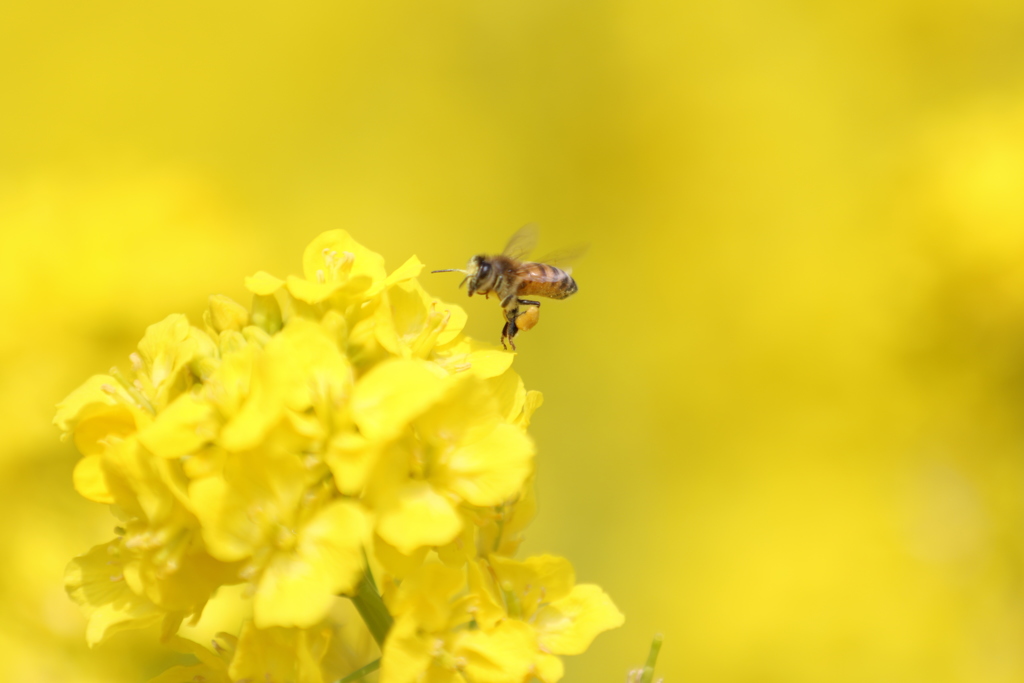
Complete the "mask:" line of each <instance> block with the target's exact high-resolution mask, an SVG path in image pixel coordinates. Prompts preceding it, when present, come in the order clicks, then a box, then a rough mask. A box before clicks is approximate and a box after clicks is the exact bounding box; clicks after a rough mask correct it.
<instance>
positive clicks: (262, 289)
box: [245, 270, 284, 296]
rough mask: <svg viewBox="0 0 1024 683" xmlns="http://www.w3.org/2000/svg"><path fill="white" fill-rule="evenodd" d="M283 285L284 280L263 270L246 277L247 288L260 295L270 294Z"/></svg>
mask: <svg viewBox="0 0 1024 683" xmlns="http://www.w3.org/2000/svg"><path fill="white" fill-rule="evenodd" d="M283 286H284V280H282V279H280V278H276V277H274V276H273V275H271V274H270V273H267V272H264V271H262V270H261V271H259V272H258V273H256V274H255V275H250V276H249V277H247V278H245V288H246V289H248V290H249V291H250V292H252V293H253V294H256V295H258V296H270V295H271V294H273V293H274V292H276V291H277V290H279V289H281V287H283Z"/></svg>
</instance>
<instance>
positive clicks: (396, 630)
mask: <svg viewBox="0 0 1024 683" xmlns="http://www.w3.org/2000/svg"><path fill="white" fill-rule="evenodd" d="M434 641H435V639H434V638H431V637H424V636H421V635H420V634H419V626H418V624H417V623H416V620H415V619H414V618H413V617H412V616H399V617H398V618H397V619H396V621H395V623H394V625H393V626H392V627H391V631H390V633H388V638H387V640H386V641H384V652H383V654H382V657H381V664H380V683H419V682H421V681H423V680H424V678H423V673H424V672H425V671H427V669H429V668H430V664H431V660H432V659H433V651H434V647H435V645H434Z"/></svg>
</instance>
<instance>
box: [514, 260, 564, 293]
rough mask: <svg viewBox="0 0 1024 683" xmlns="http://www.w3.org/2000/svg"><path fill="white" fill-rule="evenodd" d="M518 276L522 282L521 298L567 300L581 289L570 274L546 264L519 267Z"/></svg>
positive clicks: (526, 264) (530, 264) (529, 264)
mask: <svg viewBox="0 0 1024 683" xmlns="http://www.w3.org/2000/svg"><path fill="white" fill-rule="evenodd" d="M518 274H519V277H520V278H521V281H522V284H521V285H520V287H519V294H520V296H529V295H533V296H543V297H547V298H549V299H565V298H566V297H569V296H572V295H573V294H575V293H576V291H577V290H578V289H579V287H578V286H577V285H576V281H575V280H573V279H572V276H571V275H569V273H567V272H565V271H564V270H562V269H561V268H555V267H554V266H549V265H548V264H546V263H524V264H522V265H521V266H520V267H519V273H518Z"/></svg>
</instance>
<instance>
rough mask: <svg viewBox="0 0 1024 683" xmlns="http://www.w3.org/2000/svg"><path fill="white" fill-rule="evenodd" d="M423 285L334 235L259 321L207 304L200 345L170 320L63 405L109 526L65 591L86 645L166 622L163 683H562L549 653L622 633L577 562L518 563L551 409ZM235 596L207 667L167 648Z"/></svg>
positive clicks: (196, 330)
mask: <svg viewBox="0 0 1024 683" xmlns="http://www.w3.org/2000/svg"><path fill="white" fill-rule="evenodd" d="M422 267H423V266H422V264H421V263H420V262H419V260H418V259H416V257H413V258H411V259H409V260H408V261H407V262H406V263H405V264H403V265H402V266H401V267H399V268H398V269H396V270H395V271H393V272H392V273H390V274H388V273H387V271H386V269H385V266H384V261H383V259H382V258H381V257H380V256H379V255H377V254H375V253H373V252H372V251H370V250H368V249H366V248H365V247H363V246H362V245H360V244H358V243H357V242H355V241H354V240H353V239H352V238H351V237H350V236H349V235H348V234H347V233H345V232H344V231H341V230H335V231H331V232H327V233H324V234H322V235H320V236H319V237H317V238H316V239H315V240H314V241H313V242H312V244H310V245H309V247H307V249H306V251H305V254H304V257H303V273H304V274H303V276H302V277H298V276H290V277H287V278H284V279H281V278H278V277H275V276H273V275H270V274H268V273H264V272H260V273H257V274H255V275H253V276H252V277H250V278H248V279H247V280H246V286H247V288H248V289H249V290H250V291H251V292H252V294H253V302H252V305H251V306H250V307H248V308H247V307H245V306H243V305H241V304H239V303H237V302H235V301H232V300H231V299H229V298H227V297H223V296H212V297H210V301H209V307H208V309H207V311H206V313H205V314H204V316H203V320H202V321H201V323H200V324H198V325H196V324H192V323H191V322H190V321H189V320H188V319H187V318H186V317H185V316H183V315H170V316H168V317H167V318H165V319H164V320H162V321H160V322H158V323H156V324H154V325H151V326H150V327H149V328H148V329H147V330H146V333H145V335H144V336H143V338H142V341H141V342H140V343H139V346H138V351H137V352H136V353H133V354H132V355H131V368H130V369H129V370H126V371H121V370H118V369H113V370H111V371H110V372H109V373H108V374H106V375H96V376H94V377H92V378H90V379H89V380H87V381H86V382H85V383H84V384H83V385H82V386H81V387H79V388H78V389H76V390H75V391H73V392H72V393H71V394H70V395H69V396H68V397H67V398H66V399H65V400H64V401H63V402H62V403H61V404H60V405H59V406H58V411H57V416H56V419H55V423H56V424H57V426H58V427H59V428H60V429H61V430H62V431H63V432H64V433H65V435H67V436H70V437H71V438H73V439H74V442H75V444H76V446H77V447H78V449H79V451H80V452H81V454H82V459H81V460H80V461H79V462H78V465H77V466H76V468H75V471H74V485H75V488H76V489H77V490H78V491H79V493H80V494H81V495H83V496H84V497H86V498H88V499H89V500H92V501H95V502H98V503H104V504H107V505H110V506H111V510H112V512H113V514H114V515H115V517H116V518H117V520H118V522H117V526H116V527H115V537H114V538H113V539H112V540H110V541H109V542H107V543H104V544H102V545H99V546H96V547H94V548H92V549H91V550H89V551H88V552H87V553H85V554H83V555H81V556H80V557H77V558H75V559H74V560H72V562H71V564H70V565H69V566H68V570H67V573H66V585H67V589H68V592H69V594H70V595H71V597H72V598H73V599H74V600H75V601H76V602H77V603H79V604H80V605H81V607H82V609H83V610H84V611H85V613H86V615H87V616H88V620H89V621H88V629H87V633H86V638H87V640H88V642H89V643H90V644H96V643H99V642H101V641H103V640H104V639H106V638H108V637H110V636H111V635H113V634H114V633H117V632H119V631H123V630H126V629H137V628H144V627H147V626H150V625H152V624H160V625H161V628H162V633H163V637H164V639H165V640H166V641H167V642H168V644H169V645H172V646H174V647H176V648H177V649H179V650H181V651H183V652H186V653H188V654H191V655H193V656H195V658H196V659H197V660H198V662H197V663H196V664H193V665H186V666H179V667H174V668H173V669H170V670H168V671H167V672H165V673H163V674H161V675H160V676H158V677H157V678H156V679H154V681H158V682H159V683H173V682H175V681H189V680H198V679H199V678H202V679H203V680H207V681H239V680H253V681H255V680H259V681H267V682H273V681H282V682H283V681H304V682H305V681H311V682H319V681H329V680H334V679H337V678H340V677H343V676H347V675H350V674H351V675H355V676H360V673H359V672H360V671H361V672H364V673H370V672H371V671H372V670H375V669H376V668H377V667H378V666H379V668H380V674H379V676H380V680H381V681H384V683H400V682H404V681H437V682H440V681H460V680H470V681H474V683H492V682H493V683H504V682H508V683H519V682H524V681H529V680H535V679H536V680H540V681H543V683H554V682H555V681H557V680H559V679H560V678H561V677H562V663H561V660H560V659H559V658H558V656H559V655H571V654H579V653H581V652H583V651H584V650H586V648H587V647H588V646H589V645H590V643H591V642H592V641H593V639H594V638H595V637H596V636H597V635H598V634H599V633H601V632H602V631H605V630H607V629H610V628H614V627H617V626H619V625H621V623H622V621H623V617H622V615H621V614H620V613H619V611H618V610H617V609H616V608H615V606H614V605H613V604H612V602H611V600H610V599H609V598H608V596H607V595H605V594H604V592H603V591H601V589H600V588H598V587H597V586H593V585H588V584H582V585H577V584H576V583H575V577H574V575H573V569H572V566H571V565H570V564H569V562H568V561H567V560H564V559H561V558H555V557H551V556H543V557H538V558H529V559H526V560H524V561H517V560H514V559H512V555H513V554H514V553H515V551H516V549H517V548H518V546H519V543H520V542H521V540H522V534H523V530H524V528H525V527H526V525H527V524H528V522H529V521H530V519H531V518H532V516H533V512H534V509H535V506H534V502H533V500H534V499H533V493H532V491H533V488H532V483H533V471H534V462H533V461H534V457H535V447H534V443H533V441H532V440H531V439H530V437H529V435H528V434H527V432H526V428H527V427H528V425H529V423H530V418H531V415H532V414H533V412H534V411H535V410H536V409H537V408H538V407H539V406H540V404H541V396H540V394H539V393H537V392H535V391H527V390H526V388H525V387H524V384H523V381H522V379H521V378H520V377H519V376H518V375H517V374H516V372H515V371H514V370H513V369H512V368H511V363H512V360H513V358H514V354H512V353H507V352H504V351H501V350H498V349H497V348H494V347H492V346H489V345H487V344H482V343H480V342H476V341H474V340H472V339H470V338H468V337H466V336H465V335H464V334H463V332H462V330H463V327H464V325H465V323H466V314H465V312H464V311H463V310H462V309H460V308H459V307H457V306H454V305H451V304H448V303H445V302H443V301H441V300H439V299H436V298H434V297H432V296H430V295H429V294H428V293H427V292H426V291H425V290H424V289H423V287H422V286H421V285H420V284H419V282H418V280H417V277H418V275H419V274H420V271H421V270H422ZM232 584H245V585H246V586H247V595H248V596H250V597H251V613H252V619H251V620H247V621H246V622H245V623H243V624H239V625H238V629H237V631H236V632H235V633H221V634H219V635H218V636H217V638H215V639H214V641H213V642H212V644H211V647H207V646H206V645H205V644H197V643H194V642H192V641H189V640H187V639H185V638H182V637H181V636H179V635H176V634H177V632H178V629H179V627H180V626H181V625H182V624H183V623H184V622H185V621H186V620H188V621H189V622H190V623H196V622H198V620H199V619H200V618H201V617H202V614H203V610H204V607H205V606H206V605H207V603H208V602H209V601H210V600H211V599H212V598H213V597H214V596H215V594H216V593H217V591H218V589H220V588H221V587H223V586H228V585H232ZM346 597H347V598H349V599H351V601H352V604H353V605H354V607H355V610H352V611H351V612H350V613H349V617H348V618H346V619H341V620H339V619H338V618H337V616H336V615H337V614H338V613H339V609H338V605H339V601H344V599H345V598H346ZM356 613H358V614H359V615H360V616H362V618H363V621H364V622H365V626H363V625H362V624H360V623H359V622H358V621H356V620H355V619H354V617H353V615H354V614H356ZM368 635H369V636H372V638H373V640H374V641H376V645H374V644H373V643H372V642H371V641H370V638H369V637H367V636H368ZM378 648H379V650H378ZM378 652H379V653H380V660H379V662H377V661H376V660H375V659H374V658H375V657H376V655H377V653H378ZM353 672H355V673H354V674H353Z"/></svg>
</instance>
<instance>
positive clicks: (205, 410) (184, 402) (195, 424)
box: [139, 393, 220, 458]
mask: <svg viewBox="0 0 1024 683" xmlns="http://www.w3.org/2000/svg"><path fill="white" fill-rule="evenodd" d="M219 426H220V425H219V420H218V419H217V418H216V414H215V410H214V408H213V406H211V405H210V404H209V403H207V402H206V401H204V400H202V399H201V398H199V397H197V396H195V395H194V394H192V393H187V394H182V395H181V396H179V397H178V398H176V399H174V400H173V401H172V402H171V403H170V405H168V406H167V407H166V408H164V409H163V410H162V411H160V413H159V414H158V415H157V416H156V420H154V421H153V423H152V424H150V425H149V426H148V427H146V428H145V429H143V430H142V431H140V432H139V441H140V442H141V443H142V445H143V446H145V447H146V448H148V449H149V450H150V452H151V453H153V454H154V455H156V456H158V457H161V458H178V457H181V456H183V455H188V454H189V453H193V452H195V451H197V450H199V448H200V447H201V446H203V444H206V443H208V442H209V441H211V440H212V439H213V438H214V437H215V436H216V434H217V428H218V427H219Z"/></svg>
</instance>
